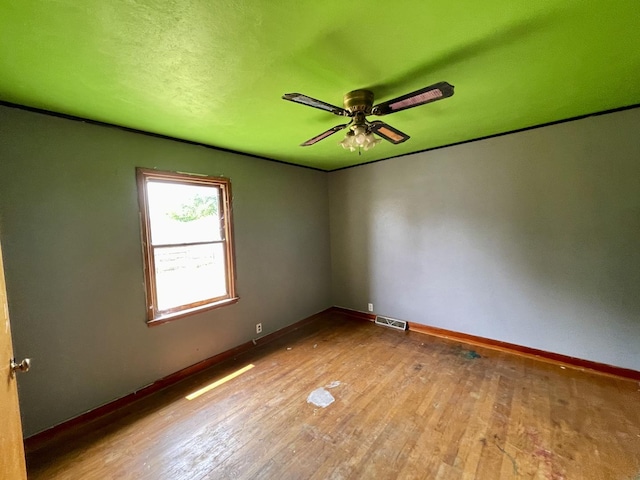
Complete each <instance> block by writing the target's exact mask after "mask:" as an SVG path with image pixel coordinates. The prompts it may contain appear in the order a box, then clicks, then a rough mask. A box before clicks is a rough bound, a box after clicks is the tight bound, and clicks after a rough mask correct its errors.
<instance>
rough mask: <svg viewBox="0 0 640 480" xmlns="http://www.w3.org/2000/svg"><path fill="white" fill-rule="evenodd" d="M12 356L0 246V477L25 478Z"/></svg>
mask: <svg viewBox="0 0 640 480" xmlns="http://www.w3.org/2000/svg"><path fill="white" fill-rule="evenodd" d="M11 359H13V347H12V345H11V329H10V328H9V308H8V305H7V288H6V284H5V280H4V264H3V263H2V248H0V478H7V479H9V478H10V479H12V480H14V479H15V480H26V478H27V472H26V467H25V461H24V446H23V443H22V424H21V422H20V410H19V407H18V390H17V388H16V377H15V376H12V375H11V367H10V362H11Z"/></svg>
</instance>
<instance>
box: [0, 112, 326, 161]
mask: <svg viewBox="0 0 640 480" xmlns="http://www.w3.org/2000/svg"><path fill="white" fill-rule="evenodd" d="M0 106H3V107H8V108H15V109H18V110H25V111H27V112H32V113H39V114H41V115H48V116H50V117H57V118H64V119H65V120H72V121H74V122H82V123H88V124H91V125H98V126H100V127H108V128H115V129H118V130H123V131H125V132H130V133H139V134H141V135H146V136H149V137H155V138H161V139H163V140H173V141H174V142H180V143H186V144H188V145H195V146H197V147H204V148H208V149H211V150H216V151H218V152H226V153H234V154H236V155H244V156H245V157H251V158H256V159H259V160H267V161H268V162H274V163H280V164H282V165H289V166H291V167H298V168H307V169H309V170H315V171H317V172H324V173H327V172H329V171H330V170H324V169H322V168H316V167H310V166H308V165H298V164H296V163H290V162H285V161H283V160H276V159H275V158H269V157H262V156H260V155H254V154H252V153H245V152H239V151H237V150H231V149H228V148H221V147H214V146H213V145H208V144H206V143H200V142H196V141H193V140H185V139H183V138H177V137H172V136H170V135H163V134H161V133H153V132H147V131H145V130H138V129H137V128H131V127H124V126H122V125H116V124H114V123H108V122H101V121H100V120H91V119H89V118H84V117H78V116H75V115H68V114H66V113H59V112H54V111H52V110H45V109H43V108H36V107H29V106H27V105H20V104H19V103H12V102H7V101H5V100H0Z"/></svg>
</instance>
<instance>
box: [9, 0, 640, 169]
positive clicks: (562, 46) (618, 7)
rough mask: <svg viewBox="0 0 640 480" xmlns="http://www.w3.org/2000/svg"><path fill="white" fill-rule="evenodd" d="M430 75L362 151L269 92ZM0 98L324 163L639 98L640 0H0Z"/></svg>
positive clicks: (378, 91) (403, 87) (406, 83)
mask: <svg viewBox="0 0 640 480" xmlns="http://www.w3.org/2000/svg"><path fill="white" fill-rule="evenodd" d="M442 80H444V81H447V82H449V83H451V84H453V85H455V95H454V96H453V97H452V98H449V99H446V100H442V101H439V102H436V103H432V104H428V105H424V106H421V107H417V108H414V109H411V110H406V111H403V112H398V113H395V114H393V115H389V116H386V117H384V118H383V120H384V121H386V122H388V123H389V124H391V125H392V126H394V127H396V128H398V129H400V130H402V131H404V132H406V133H407V134H409V135H410V136H411V137H412V138H411V139H410V140H409V141H407V142H405V143H403V144H400V145H392V144H390V143H387V142H383V143H381V144H380V145H378V146H377V147H376V148H375V149H373V150H370V151H368V152H362V155H358V154H357V153H351V152H348V151H346V150H343V149H341V148H340V147H338V146H337V142H338V141H339V140H341V139H342V138H343V136H344V135H343V134H342V132H340V133H337V134H336V135H334V136H333V137H330V138H328V139H326V140H323V141H322V142H320V143H318V144H316V145H314V146H311V147H304V148H303V147H299V146H298V145H299V144H300V143H301V142H302V141H304V140H307V139H308V138H310V137H313V136H314V135H316V134H318V133H321V132H322V131H324V130H327V129H328V128H330V127H332V126H334V125H337V124H340V123H344V119H341V118H340V117H337V116H334V115H332V114H330V113H326V112H323V111H320V110H316V109H313V108H309V107H305V106H302V105H296V104H294V103H291V102H286V101H284V100H281V98H280V97H281V96H282V94H284V93H289V92H299V93H304V94H307V95H309V96H312V97H315V98H318V99H320V100H324V101H326V102H329V103H333V104H337V105H338V106H341V105H342V95H343V94H344V93H346V92H348V91H350V90H354V89H357V88H367V87H368V88H370V89H372V90H373V92H374V94H375V95H376V102H378V101H382V100H386V99H389V98H393V97H396V96H398V95H401V94H404V93H407V92H410V91H413V90H417V89H418V88H420V87H424V86H427V85H430V84H433V83H436V82H438V81H442ZM0 100H2V101H5V102H10V103H15V104H20V105H25V106H28V107H35V108H39V109H44V110H49V111H53V112H58V113H63V114H67V115H73V116H77V117H82V118H87V119H91V120H96V121H100V122H106V123H110V124H114V125H120V126H126V127H130V128H134V129H139V130H143V131H147V132H152V133H157V134H162V135H168V136H171V137H176V138H180V139H185V140H190V141H195V142H200V143H203V144H207V145H211V146H214V147H220V148H225V149H230V150H235V151H238V152H242V153H247V154H252V155H258V156H262V157H266V158H271V159H275V160H281V161H285V162H290V163H295V164H299V165H306V166H312V167H315V168H320V169H323V170H332V169H336V168H341V167H345V166H349V165H355V164H359V163H365V162H369V161H372V160H378V159H383V158H389V157H394V156H397V155H401V154H406V153H411V152H416V151H421V150H425V149H429V148H433V147H438V146H443V145H448V144H452V143H456V142H461V141H465V140H470V139H474V138H479V137H484V136H487V135H493V134H497V133H503V132H507V131H511V130H515V129H520V128H525V127H529V126H534V125H539V124H543V123H548V122H552V121H556V120H562V119H566V118H571V117H575V116H579V115H584V114H589V113H594V112H600V111H604V110H609V109H614V108H618V107H625V106H629V105H635V104H638V103H640V2H639V0H600V1H595V0H536V1H531V0H521V1H518V0H484V1H477V0H464V1H452V2H442V1H438V2H435V1H431V0H407V1H401V2H389V1H369V2H363V1H357V2H356V1H354V2H345V1H333V0H325V1H321V2H301V1H299V0H296V1H289V0H279V1H275V0H262V1H258V0H255V1H251V0H219V1H205V0H112V1H105V0H82V1H78V0H40V1H37V0H19V1H16V0H0ZM373 118H375V117H372V119H373Z"/></svg>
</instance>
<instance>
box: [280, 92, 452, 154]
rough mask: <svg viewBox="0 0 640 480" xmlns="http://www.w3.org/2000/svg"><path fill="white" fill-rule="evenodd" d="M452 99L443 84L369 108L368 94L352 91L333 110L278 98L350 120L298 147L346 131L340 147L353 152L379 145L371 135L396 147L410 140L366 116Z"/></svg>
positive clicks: (297, 98) (307, 100) (303, 98)
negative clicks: (342, 104)
mask: <svg viewBox="0 0 640 480" xmlns="http://www.w3.org/2000/svg"><path fill="white" fill-rule="evenodd" d="M452 95H453V85H450V84H449V83H447V82H439V83H435V84H433V85H430V86H428V87H425V88H421V89H420V90H416V91H415V92H411V93H407V94H406V95H402V96H401V97H397V98H393V99H391V100H387V101H386V102H382V103H379V104H377V105H373V92H372V91H370V90H354V91H352V92H349V93H347V94H346V95H345V96H344V99H343V103H344V108H341V107H336V106H335V105H331V104H330V103H326V102H322V101H320V100H316V99H315V98H311V97H309V96H307V95H303V94H301V93H286V94H285V95H283V96H282V98H283V99H284V100H289V101H290V102H295V103H300V104H302V105H307V106H309V107H314V108H319V109H320V110H325V111H327V112H331V113H333V114H334V115H339V116H343V117H351V120H350V121H349V123H344V124H342V125H336V126H335V127H333V128H330V129H329V130H327V131H325V132H322V133H321V134H320V135H316V136H315V137H313V138H310V139H309V140H307V141H306V142H304V143H301V144H300V146H301V147H308V146H310V145H313V144H315V143H318V142H319V141H320V140H324V139H325V138H327V137H328V136H330V135H333V134H334V133H336V132H339V131H340V130H343V129H345V128H347V127H349V131H348V132H347V136H346V137H345V138H344V140H342V141H341V142H340V145H342V147H343V148H346V149H349V150H351V151H352V152H353V151H355V150H356V149H358V150H359V149H360V148H363V149H364V150H369V149H370V148H373V147H374V146H376V145H377V144H378V143H380V141H381V140H380V139H377V138H374V136H373V134H374V133H375V134H376V135H378V136H379V137H382V138H384V139H385V140H387V141H389V142H391V143H393V144H396V145H397V144H399V143H402V142H405V141H407V140H409V138H410V137H409V135H407V134H406V133H403V132H401V131H400V130H398V129H397V128H394V127H392V126H391V125H389V124H387V123H384V122H381V121H380V120H374V121H369V120H367V117H368V116H369V115H378V116H381V115H388V114H390V113H394V112H399V111H401V110H406V109H408V108H413V107H418V106H420V105H424V104H425V103H431V102H435V101H436V100H441V99H443V98H447V97H450V96H452Z"/></svg>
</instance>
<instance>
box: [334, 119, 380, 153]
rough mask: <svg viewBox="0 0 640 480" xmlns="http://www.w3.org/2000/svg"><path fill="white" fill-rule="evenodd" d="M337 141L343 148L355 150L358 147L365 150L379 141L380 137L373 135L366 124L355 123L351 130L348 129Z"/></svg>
mask: <svg viewBox="0 0 640 480" xmlns="http://www.w3.org/2000/svg"><path fill="white" fill-rule="evenodd" d="M338 143H339V145H341V146H342V148H344V149H345V150H346V149H348V150H349V151H351V152H355V151H356V150H358V149H360V148H362V149H364V150H365V151H367V150H371V149H372V148H373V147H375V146H376V145H377V144H378V143H380V139H379V138H376V137H374V136H373V134H372V133H371V131H370V130H369V129H368V128H367V127H366V126H364V125H357V126H355V127H353V130H349V131H348V132H347V135H346V136H345V137H344V139H343V140H342V141H341V142H338Z"/></svg>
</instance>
